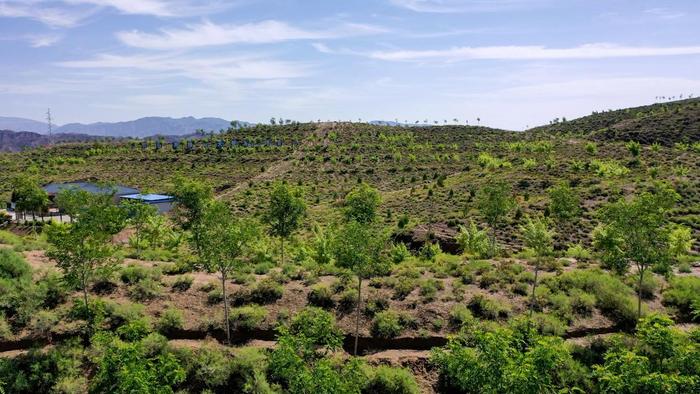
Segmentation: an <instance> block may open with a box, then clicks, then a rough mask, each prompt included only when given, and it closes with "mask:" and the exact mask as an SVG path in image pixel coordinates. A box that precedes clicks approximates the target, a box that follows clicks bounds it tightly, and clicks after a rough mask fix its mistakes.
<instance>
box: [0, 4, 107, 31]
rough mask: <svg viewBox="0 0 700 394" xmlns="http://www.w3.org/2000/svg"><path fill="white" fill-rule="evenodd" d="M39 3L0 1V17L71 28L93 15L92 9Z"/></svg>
mask: <svg viewBox="0 0 700 394" xmlns="http://www.w3.org/2000/svg"><path fill="white" fill-rule="evenodd" d="M40 2H41V1H34V0H28V1H22V2H20V1H15V0H10V1H0V17H5V18H28V19H33V20H36V21H39V22H41V23H43V24H45V25H47V26H50V27H73V26H76V25H77V24H79V23H80V22H81V21H82V20H84V19H85V18H87V17H89V16H90V15H92V14H93V13H94V9H75V8H72V7H71V8H61V7H54V6H49V7H45V6H42V5H40V4H39V3H40Z"/></svg>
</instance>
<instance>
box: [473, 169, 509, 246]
mask: <svg viewBox="0 0 700 394" xmlns="http://www.w3.org/2000/svg"><path fill="white" fill-rule="evenodd" d="M514 206H515V201H514V200H513V196H512V195H511V190H510V187H509V186H508V185H507V184H506V183H504V182H493V181H492V182H489V183H487V184H486V185H484V187H483V188H482V189H481V190H480V191H479V193H478V195H477V208H478V209H479V211H480V212H481V214H482V215H483V216H484V218H486V222H487V223H488V224H489V226H490V227H491V256H495V255H496V228H497V227H498V225H499V223H500V222H501V221H502V220H503V219H504V218H505V216H506V215H508V213H509V212H510V211H511V210H512V209H513V207H514Z"/></svg>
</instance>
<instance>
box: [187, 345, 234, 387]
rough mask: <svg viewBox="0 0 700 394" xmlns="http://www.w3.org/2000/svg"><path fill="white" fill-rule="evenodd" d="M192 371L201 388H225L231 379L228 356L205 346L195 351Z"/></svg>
mask: <svg viewBox="0 0 700 394" xmlns="http://www.w3.org/2000/svg"><path fill="white" fill-rule="evenodd" d="M191 369H192V371H193V377H194V380H195V382H196V383H197V384H198V386H200V387H209V388H216V387H223V386H225V385H226V384H227V383H228V381H229V378H230V377H231V361H230V358H229V357H228V354H226V353H224V352H223V351H222V350H220V349H217V348H215V347H213V346H204V347H202V348H200V349H198V350H196V351H195V355H194V358H193V362H192V368H191Z"/></svg>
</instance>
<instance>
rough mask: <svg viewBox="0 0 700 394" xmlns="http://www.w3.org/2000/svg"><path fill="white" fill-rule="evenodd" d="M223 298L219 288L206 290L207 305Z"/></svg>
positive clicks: (218, 301) (216, 302)
mask: <svg viewBox="0 0 700 394" xmlns="http://www.w3.org/2000/svg"><path fill="white" fill-rule="evenodd" d="M223 300H224V292H223V291H222V290H221V288H214V289H211V290H209V292H207V303H208V304H209V305H214V304H218V303H220V302H221V301H223Z"/></svg>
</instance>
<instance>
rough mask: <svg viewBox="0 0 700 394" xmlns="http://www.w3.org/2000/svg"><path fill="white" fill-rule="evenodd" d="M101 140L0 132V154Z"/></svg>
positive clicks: (82, 135)
mask: <svg viewBox="0 0 700 394" xmlns="http://www.w3.org/2000/svg"><path fill="white" fill-rule="evenodd" d="M103 139H105V137H98V136H91V135H85V134H54V135H53V136H52V137H51V138H49V136H48V135H43V134H38V133H32V132H28V131H10V130H0V152H3V151H4V152H18V151H21V150H23V149H26V148H35V147H39V146H44V145H48V144H50V143H51V144H56V143H66V142H81V141H83V142H87V141H95V140H103Z"/></svg>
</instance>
